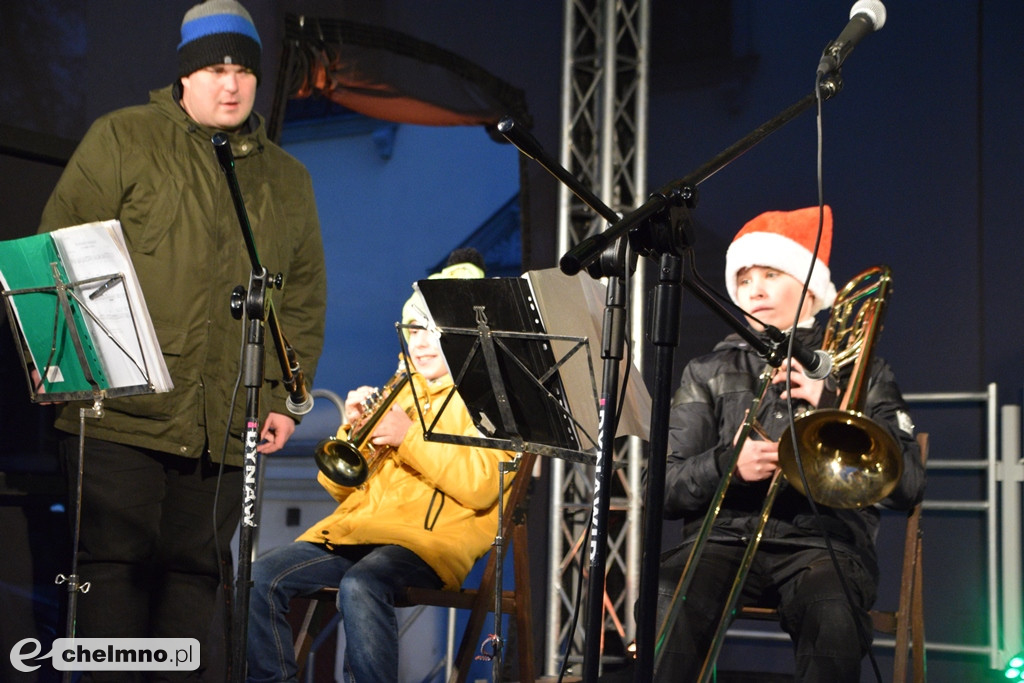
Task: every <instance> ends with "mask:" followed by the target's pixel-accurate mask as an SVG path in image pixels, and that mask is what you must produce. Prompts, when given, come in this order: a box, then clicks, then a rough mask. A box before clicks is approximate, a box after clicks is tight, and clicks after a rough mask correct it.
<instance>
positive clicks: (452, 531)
mask: <svg viewBox="0 0 1024 683" xmlns="http://www.w3.org/2000/svg"><path fill="white" fill-rule="evenodd" d="M413 379H414V380H415V381H413V382H410V383H407V384H406V385H405V386H404V387H402V389H401V390H400V391H399V394H398V397H397V398H396V399H395V403H396V404H397V405H400V406H401V407H402V408H404V409H405V410H406V411H407V412H409V414H410V415H412V416H413V425H412V427H411V428H410V429H409V432H408V433H407V434H406V436H405V440H404V441H403V442H402V444H401V446H399V447H398V448H397V449H396V450H395V452H394V453H393V454H392V455H391V456H389V457H388V459H387V460H386V461H385V462H384V463H383V464H382V465H381V466H380V467H379V469H378V470H377V472H376V473H375V474H373V475H372V476H371V477H370V478H369V479H367V481H366V482H365V483H364V484H363V485H362V486H361V487H359V488H352V487H347V486H340V485H338V484H335V483H334V482H332V481H331V480H330V479H328V478H327V477H326V476H324V474H323V473H321V474H319V475H318V477H317V480H318V481H319V482H320V484H321V485H322V486H323V487H324V488H325V489H326V490H327V491H328V493H330V494H331V496H332V497H333V498H334V499H335V500H337V501H338V503H339V505H338V507H337V509H335V511H334V512H333V513H332V514H331V515H329V516H328V517H326V518H324V519H322V520H320V521H319V522H317V523H316V524H314V525H313V526H312V527H310V528H309V529H308V530H306V532H305V533H303V534H302V535H301V536H299V538H298V539H297V540H299V541H309V542H311V543H321V544H327V546H328V547H330V546H333V545H357V544H382V543H384V544H395V545H400V546H403V547H405V548H408V549H410V550H412V551H413V552H415V553H416V554H417V555H419V556H420V557H421V558H422V559H423V560H424V561H426V562H427V564H429V565H430V566H431V567H432V568H433V569H434V571H436V572H437V575H438V576H440V577H441V580H442V581H444V586H445V588H449V589H458V588H459V587H460V586H461V585H462V582H463V581H464V580H465V578H466V575H467V574H468V573H469V571H470V570H471V569H472V568H473V564H474V563H475V562H476V561H477V560H478V559H479V558H480V557H482V556H483V555H484V554H485V553H486V552H487V550H488V549H489V548H490V546H491V545H492V544H493V542H494V537H495V536H496V535H497V533H498V505H497V503H498V488H499V485H500V478H499V477H500V474H499V465H498V464H499V463H500V462H501V461H504V460H510V459H512V457H513V456H512V454H511V453H509V452H506V451H502V450H498V449H490V448H478V447H471V446H459V445H455V444H450V443H440V442H436V441H433V442H428V441H426V440H424V438H423V430H422V429H421V427H420V423H419V418H418V416H417V413H416V408H415V405H414V403H413V393H412V388H411V387H413V386H414V385H415V386H416V387H417V394H418V395H419V399H418V401H419V404H420V409H421V410H422V411H423V417H424V420H425V424H426V425H427V427H430V425H431V424H432V423H433V420H434V419H435V417H436V411H438V410H440V409H441V405H442V403H443V402H444V400H445V398H446V397H447V396H448V394H449V393H450V392H451V391H452V390H453V384H452V379H451V376H450V375H445V376H444V377H443V378H441V379H438V380H435V381H433V382H429V383H428V382H426V380H424V379H423V378H422V377H421V376H419V375H414V376H413ZM433 433H434V434H438V435H440V434H453V435H461V436H472V437H480V436H481V434H480V432H479V431H478V430H477V429H476V427H475V425H474V424H473V422H472V420H471V419H470V416H469V412H468V410H467V409H466V406H465V404H464V403H463V402H462V398H461V397H460V396H459V395H458V393H457V392H456V393H454V395H453V396H452V398H451V400H450V401H449V402H448V405H446V406H445V407H444V410H443V411H442V412H441V417H440V419H439V421H438V423H437V425H436V426H434V428H433ZM525 476H529V474H526V475H525ZM511 482H512V475H511V474H507V475H506V476H505V492H506V495H507V493H508V490H509V488H510V486H511Z"/></svg>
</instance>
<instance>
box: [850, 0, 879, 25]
mask: <svg viewBox="0 0 1024 683" xmlns="http://www.w3.org/2000/svg"><path fill="white" fill-rule="evenodd" d="M858 14H863V15H864V18H865V19H867V20H868V21H869V22H870V23H871V26H872V27H873V28H874V30H875V31H878V30H879V29H881V28H882V27H883V26H885V5H883V4H882V3H881V2H880V0H857V2H855V3H853V7H851V8H850V18H851V19H853V18H854V17H855V16H857V15H858Z"/></svg>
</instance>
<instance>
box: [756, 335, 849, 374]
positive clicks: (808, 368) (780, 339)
mask: <svg viewBox="0 0 1024 683" xmlns="http://www.w3.org/2000/svg"><path fill="white" fill-rule="evenodd" d="M765 332H766V333H767V335H768V338H769V339H771V341H772V348H771V349H770V351H769V354H768V355H769V357H768V361H769V362H770V363H771V364H772V365H773V366H775V367H779V365H781V364H782V356H780V354H779V352H780V351H781V352H783V353H785V352H786V351H787V350H788V349H789V345H790V342H791V341H792V344H793V358H795V359H796V360H797V362H799V363H800V365H802V366H803V368H804V375H806V376H807V378H808V379H825V378H826V377H828V376H829V375H830V374H832V365H833V361H832V356H830V355H829V354H828V352H827V351H822V350H821V349H809V348H807V347H806V346H804V345H803V344H801V343H800V340H799V339H797V338H795V337H792V335H787V334H783V333H782V332H781V331H780V330H779V328H777V327H773V326H771V325H766V326H765ZM791 337H792V338H791ZM776 361H777V362H776Z"/></svg>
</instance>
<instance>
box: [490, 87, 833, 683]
mask: <svg viewBox="0 0 1024 683" xmlns="http://www.w3.org/2000/svg"><path fill="white" fill-rule="evenodd" d="M816 85H817V87H816V90H817V91H816V92H813V93H811V94H810V95H807V96H805V97H804V98H802V99H801V100H799V101H798V102H796V103H795V104H793V105H791V106H790V107H789V108H787V109H785V110H784V111H782V112H781V113H780V114H778V115H776V116H775V117H774V118H772V119H770V120H769V121H767V122H766V123H764V124H762V125H761V126H759V127H758V128H756V129H755V130H754V131H752V132H751V133H750V134H748V135H747V136H745V137H744V138H742V139H740V140H739V141H737V142H736V143H734V144H733V145H732V146H730V147H729V148H727V149H726V150H724V151H723V152H721V153H719V154H718V155H717V156H715V157H714V158H713V159H711V160H710V161H708V162H707V163H705V164H704V165H703V166H701V167H699V168H698V169H697V170H695V171H693V172H692V173H690V174H689V175H687V176H685V177H684V178H682V179H681V180H678V181H674V182H672V183H669V184H668V185H666V186H664V187H663V188H661V189H660V190H658V191H657V192H655V193H654V194H653V195H651V197H650V198H649V199H648V200H647V201H646V202H645V203H644V204H643V205H641V206H640V207H639V208H637V209H635V210H634V211H632V212H631V213H629V214H627V215H626V216H624V217H622V218H621V219H618V216H617V214H616V213H615V212H614V211H612V210H611V209H610V208H608V207H607V206H606V205H605V204H604V203H603V202H601V200H600V199H599V198H597V197H596V196H595V195H593V193H591V192H589V191H587V190H586V189H585V188H583V187H582V186H581V184H580V183H579V181H578V180H577V179H576V178H574V177H573V176H572V175H571V174H570V173H568V171H566V170H565V169H564V168H562V167H561V166H560V165H558V164H557V163H555V162H554V161H552V160H551V159H549V158H548V157H547V155H545V154H544V153H543V151H542V149H541V147H540V145H539V143H537V142H536V140H534V139H533V138H532V136H530V135H529V133H527V132H526V131H523V130H521V129H517V126H516V124H515V122H514V121H512V120H511V119H510V118H509V117H506V118H505V119H503V120H502V121H501V122H500V123H499V124H498V130H499V131H500V132H501V133H502V134H503V135H504V136H505V137H506V138H507V139H508V140H509V141H510V142H512V143H513V144H515V145H516V146H517V147H518V148H519V149H520V151H522V152H523V153H524V154H526V155H527V156H529V157H530V158H532V159H535V160H537V161H538V162H540V163H541V165H542V166H544V167H545V169H546V170H548V171H549V172H550V173H551V174H552V175H554V176H555V177H556V178H558V179H559V180H560V181H561V182H563V183H565V184H566V185H567V186H568V187H569V188H570V189H571V190H572V191H573V192H574V193H575V194H576V195H577V196H578V197H580V198H581V199H582V200H583V201H584V202H585V203H587V204H588V206H590V207H591V208H593V209H594V210H595V211H597V212H598V213H599V214H600V215H601V216H602V217H604V218H606V219H608V220H609V222H610V223H613V224H612V226H611V227H610V228H609V229H608V230H606V231H604V232H603V233H599V234H596V235H593V236H591V237H589V238H587V239H585V240H582V241H581V242H579V243H578V244H577V245H575V246H574V247H572V248H571V249H570V250H569V251H567V252H566V253H565V255H563V257H562V258H561V260H560V262H559V266H560V267H561V269H562V272H564V273H565V274H567V275H575V274H577V273H579V271H580V270H582V269H584V268H587V269H588V273H590V274H591V275H592V276H594V277H600V274H599V273H598V272H594V269H593V268H592V266H593V264H594V262H595V261H596V260H597V259H598V258H599V257H601V256H602V254H604V253H606V251H607V250H608V249H609V248H610V247H612V246H613V245H614V244H615V243H616V241H618V240H619V238H620V237H622V236H624V235H626V236H628V239H629V242H630V245H631V247H632V248H633V250H634V252H636V253H638V254H640V255H643V256H647V257H653V256H658V258H659V271H658V283H657V285H656V286H655V291H654V303H653V307H654V310H653V317H652V324H651V325H650V326H649V329H650V331H651V332H650V335H651V342H652V344H653V345H654V347H655V349H654V350H655V354H654V382H655V387H654V391H653V392H652V396H651V425H650V427H651V428H650V435H651V436H650V457H649V459H648V465H647V492H646V495H645V497H644V503H645V506H646V510H645V514H644V532H643V533H644V551H643V555H642V561H641V571H640V594H639V597H638V610H637V614H638V619H637V632H636V646H637V650H636V657H637V664H636V668H635V670H634V675H635V677H634V680H635V681H637V683H650V681H652V680H653V679H654V654H655V641H656V638H657V625H656V624H655V619H656V610H657V598H658V570H659V567H660V556H661V533H662V514H663V510H664V498H665V466H666V461H665V456H666V455H667V453H668V422H669V412H670V408H671V395H672V377H671V375H672V370H673V364H674V355H675V348H676V347H677V346H678V339H679V322H680V321H679V318H680V316H679V312H680V306H681V301H682V287H683V286H685V287H686V288H687V289H688V290H689V291H691V292H693V293H694V294H695V295H696V296H697V298H698V299H700V300H701V301H702V302H703V303H705V304H707V305H709V306H711V307H712V309H713V310H714V311H715V312H716V313H717V314H718V315H719V316H720V317H722V318H723V320H725V321H726V322H727V323H728V324H729V325H730V326H731V327H733V329H735V330H736V331H737V332H739V333H740V334H741V335H742V336H743V337H744V339H745V340H747V341H748V342H749V343H750V344H751V345H752V347H753V348H754V349H756V350H757V351H758V352H759V353H762V355H764V356H765V357H766V358H767V359H768V361H769V362H771V363H773V364H775V365H778V364H780V363H781V360H782V358H783V354H781V353H780V345H779V344H777V343H774V344H768V343H766V342H765V341H764V340H762V339H761V338H760V337H758V336H757V335H755V334H754V333H753V332H752V331H751V330H750V329H749V328H748V327H747V326H746V324H745V323H743V322H742V321H741V320H737V319H736V318H735V316H733V315H732V314H731V313H730V312H729V311H728V310H726V309H725V307H724V306H722V305H721V304H720V303H718V302H717V300H715V298H714V297H713V296H711V295H710V294H709V293H708V292H707V291H706V290H705V289H704V288H703V287H702V286H701V285H700V283H699V282H697V281H695V280H694V279H693V278H692V277H684V275H683V268H682V256H683V254H685V253H686V252H687V251H688V250H689V249H690V248H691V243H692V238H691V236H690V233H691V230H690V221H689V210H690V209H692V208H693V207H695V206H696V203H697V186H698V185H699V184H700V183H702V182H703V181H705V180H707V179H708V178H710V177H711V176H712V175H714V174H715V173H717V172H718V171H720V170H721V169H723V168H724V167H725V166H727V165H728V164H729V163H731V162H732V161H734V160H735V159H737V158H738V157H739V156H741V155H742V154H744V153H745V152H747V151H748V150H750V149H751V148H753V147H754V146H755V145H757V144H758V143H759V142H761V141H762V140H764V139H765V138H766V137H767V136H768V135H770V134H771V133H773V132H775V131H776V130H778V129H779V128H781V127H782V126H784V125H786V124H787V123H789V122H790V121H791V120H793V119H794V118H796V117H797V116H799V115H800V114H802V113H803V112H804V111H806V110H807V109H809V108H810V107H811V106H813V105H814V103H815V102H817V101H818V99H819V97H820V99H822V100H827V99H830V98H831V97H833V96H834V95H836V94H837V93H839V91H840V90H841V89H842V80H841V77H840V75H839V73H838V72H833V73H831V74H828V75H826V76H825V77H824V78H822V79H821V80H820V81H819V82H818V83H817V84H816ZM616 219H618V220H616ZM611 288H612V284H611V283H610V284H609V289H611ZM609 300H611V294H609ZM612 317H613V316H612ZM620 318H623V319H624V316H620ZM603 332H604V333H605V334H608V333H609V330H607V329H606V330H603ZM613 333H614V332H613ZM607 365H608V364H606V366H607ZM605 373H606V375H605V380H606V381H607V376H608V370H607V367H606V370H605ZM613 374H615V375H616V376H617V372H616V373H613ZM605 422H607V421H605ZM604 426H606V425H605V424H604V423H602V427H604ZM614 431H615V430H614V427H612V434H613V435H614ZM600 440H601V444H602V453H601V454H600V456H601V457H602V458H606V457H610V455H609V452H606V451H605V448H604V444H605V443H606V436H605V434H604V432H603V431H602V433H601V436H600ZM609 443H610V442H609ZM604 469H607V470H610V469H611V468H610V463H609V464H608V465H607V466H604V463H603V462H602V461H601V460H599V463H598V477H601V476H603V475H604V473H603V471H602V470H604ZM597 483H598V484H600V483H601V480H600V479H599V480H598V482H597ZM607 495H608V493H607V486H605V487H603V488H601V489H600V490H596V491H595V503H594V513H593V514H594V523H595V528H594V530H592V533H593V534H595V536H594V540H593V541H592V544H591V545H592V555H594V556H595V557H597V556H600V557H597V559H598V561H599V562H601V563H602V564H600V570H601V571H600V573H597V574H595V573H594V572H595V571H596V570H595V566H596V565H595V557H592V561H591V567H592V570H591V575H590V587H591V590H590V592H589V594H588V597H589V598H590V602H589V603H588V605H589V610H588V612H587V617H588V621H587V624H588V628H587V633H586V647H585V655H584V668H583V681H584V683H594V682H595V681H596V680H597V675H598V673H599V659H600V633H601V628H602V625H603V616H602V615H603V610H602V608H603V590H604V582H603V580H602V579H603V576H604V569H603V568H604V565H603V555H602V554H601V553H599V552H594V547H595V546H603V539H601V537H600V536H597V535H596V534H598V533H599V532H604V530H605V529H606V525H605V523H604V522H603V521H601V520H602V519H603V518H606V516H607V509H608V504H607ZM602 497H603V499H602ZM595 584H596V586H595ZM599 591H600V592H599ZM595 596H596V597H595ZM595 599H597V600H600V602H598V603H597V604H596V606H595V604H594V600H595ZM595 622H596V625H595Z"/></svg>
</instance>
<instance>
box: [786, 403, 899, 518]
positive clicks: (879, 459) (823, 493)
mask: <svg viewBox="0 0 1024 683" xmlns="http://www.w3.org/2000/svg"><path fill="white" fill-rule="evenodd" d="M796 441H797V445H798V448H799V451H800V453H801V462H800V463H797V461H796V457H795V456H794V453H793V442H792V439H790V438H789V435H788V430H787V434H784V435H783V438H782V439H781V440H780V441H779V465H780V467H781V469H782V473H783V474H784V475H785V476H786V480H787V481H788V482H789V484H790V485H791V486H792V487H793V488H795V489H796V490H797V491H799V492H800V493H802V494H803V495H804V496H807V497H809V498H813V499H814V500H815V502H818V503H821V504H822V505H827V506H828V507H833V508H845V509H858V508H863V507H867V506H868V505H874V504H875V503H877V502H878V501H880V500H882V499H883V498H885V497H886V496H888V495H889V494H890V493H891V492H892V490H893V489H894V488H895V487H896V484H897V483H898V482H899V479H900V476H901V475H902V474H903V455H902V451H901V450H900V447H899V444H897V443H896V440H895V439H894V438H893V437H892V435H891V434H890V433H889V432H887V431H886V430H885V429H883V428H882V427H881V426H879V425H878V424H877V423H876V422H874V421H873V420H871V419H870V418H868V417H866V416H865V415H863V414H862V413H859V412H856V411H852V410H837V409H823V410H815V411H812V412H810V413H807V414H806V415H804V416H803V417H800V418H798V419H797V421H796ZM800 464H802V465H803V470H804V475H805V477H806V481H807V487H808V488H810V491H809V492H808V491H807V490H805V488H804V477H801V476H800Z"/></svg>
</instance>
